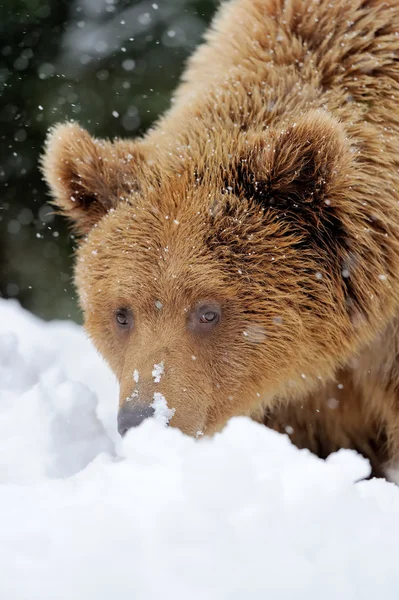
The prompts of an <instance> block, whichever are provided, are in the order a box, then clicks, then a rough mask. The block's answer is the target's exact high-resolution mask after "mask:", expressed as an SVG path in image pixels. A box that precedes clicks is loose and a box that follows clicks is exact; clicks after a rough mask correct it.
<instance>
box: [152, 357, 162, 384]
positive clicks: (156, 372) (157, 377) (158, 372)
mask: <svg viewBox="0 0 399 600" xmlns="http://www.w3.org/2000/svg"><path fill="white" fill-rule="evenodd" d="M164 372H165V365H164V362H163V361H162V362H160V363H159V364H157V365H154V368H153V370H152V373H151V375H152V376H153V378H154V383H159V382H160V381H161V377H162V375H163V374H164Z"/></svg>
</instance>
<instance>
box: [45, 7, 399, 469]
mask: <svg viewBox="0 0 399 600" xmlns="http://www.w3.org/2000/svg"><path fill="white" fill-rule="evenodd" d="M398 31H399V1H398V0H387V1H382V0H335V1H334V2H331V0H308V1H306V2H304V1H303V0H231V1H230V2H227V3H225V4H223V5H222V6H221V8H220V9H219V12H218V14H217V16H216V18H215V20H214V22H213V25H212V27H211V28H210V30H209V32H208V33H207V35H206V40H205V43H204V44H203V45H202V46H200V47H199V49H198V50H197V51H196V52H195V54H194V55H193V57H192V58H191V59H190V61H189V63H188V66H187V68H186V70H185V73H184V75H183V79H182V83H181V84H180V86H179V88H178V90H177V92H176V95H175V98H174V101H173V103H172V107H171V109H170V110H169V111H168V112H167V113H166V115H165V116H164V117H162V118H161V119H160V120H159V121H158V123H157V124H156V125H155V126H154V128H153V129H152V130H151V131H149V132H148V133H147V135H146V136H145V137H144V138H142V139H137V140H128V141H123V140H115V141H112V142H111V141H103V140H98V139H94V138H92V137H91V136H90V135H89V134H88V133H87V132H86V131H85V130H83V129H81V128H80V127H79V126H78V125H76V124H63V125H59V126H56V127H55V128H54V129H53V130H52V131H51V132H50V134H49V137H48V141H47V145H46V151H45V155H44V157H43V163H42V164H43V171H44V175H45V178H46V180H47V182H48V184H49V186H50V188H51V192H52V195H53V197H54V200H55V203H56V204H57V206H58V207H59V209H60V210H61V211H62V212H63V213H64V214H65V215H66V216H67V217H68V218H69V219H70V220H71V222H72V223H73V226H74V228H75V230H76V232H77V233H78V234H80V235H81V241H80V245H79V248H78V251H77V258H76V271H75V272H76V285H77V289H78V292H79V296H80V302H81V306H82V309H83V311H84V315H85V326H86V328H87V330H88V332H89V334H90V336H91V338H92V339H93V341H94V343H95V345H96V347H97V348H98V349H99V351H100V352H101V353H102V354H103V356H104V357H105V358H106V359H107V361H108V362H109V364H110V366H111V367H112V369H113V370H114V372H115V374H116V375H117V377H118V379H119V382H120V389H121V393H120V407H121V408H120V410H122V409H123V408H124V407H125V406H127V404H129V405H130V406H134V405H140V406H147V407H148V406H150V405H152V403H153V399H154V398H155V397H156V393H159V395H160V396H159V397H162V398H165V399H166V401H167V403H168V406H169V408H173V409H175V412H174V416H173V417H172V419H171V421H170V424H171V425H172V426H175V427H179V428H180V429H181V430H183V431H184V432H185V433H187V434H190V435H199V434H201V433H203V434H212V433H213V432H215V431H218V430H220V429H221V428H222V427H223V426H224V425H225V423H226V421H227V420H228V419H229V418H230V417H232V416H235V415H249V416H251V417H252V418H254V419H256V420H258V421H262V422H264V423H265V424H267V425H268V426H270V427H272V428H274V429H277V430H279V431H286V432H287V433H288V434H289V435H290V436H291V438H292V440H293V441H294V442H295V443H296V444H297V445H298V446H299V447H308V448H310V449H311V450H312V451H313V452H315V453H317V454H318V455H320V456H327V455H328V454H329V453H330V452H332V451H335V450H337V449H338V448H341V447H345V448H355V449H357V450H358V451H359V452H361V453H363V454H364V455H365V456H367V457H368V458H369V459H370V461H371V464H372V467H373V470H374V473H376V474H381V473H387V472H388V471H389V467H390V466H391V467H392V465H395V462H396V458H397V456H398V450H399V358H398V351H399V36H398ZM204 315H205V316H204ZM209 315H210V317H209ZM215 315H216V316H215ZM213 316H215V319H213ZM154 369H155V371H156V370H157V369H158V371H157V372H158V373H159V376H158V377H156V376H155V375H154ZM154 394H155V395H154Z"/></svg>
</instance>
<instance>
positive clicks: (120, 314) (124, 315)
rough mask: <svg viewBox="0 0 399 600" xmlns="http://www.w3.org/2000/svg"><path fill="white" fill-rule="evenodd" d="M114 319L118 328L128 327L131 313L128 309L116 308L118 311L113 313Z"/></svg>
mask: <svg viewBox="0 0 399 600" xmlns="http://www.w3.org/2000/svg"><path fill="white" fill-rule="evenodd" d="M115 319H116V322H117V323H118V325H119V327H122V328H126V327H129V326H130V325H131V322H132V313H131V312H130V310H129V309H128V308H118V310H116V311H115Z"/></svg>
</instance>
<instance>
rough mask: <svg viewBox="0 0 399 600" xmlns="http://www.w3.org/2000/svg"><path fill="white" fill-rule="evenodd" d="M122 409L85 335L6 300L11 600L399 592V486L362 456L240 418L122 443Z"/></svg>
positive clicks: (387, 599)
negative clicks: (307, 446)
mask: <svg viewBox="0 0 399 600" xmlns="http://www.w3.org/2000/svg"><path fill="white" fill-rule="evenodd" d="M116 406H117V386H116V383H115V381H114V379H113V377H112V375H111V374H110V373H109V371H108V369H107V368H106V366H105V365H104V364H103V362H102V360H101V359H100V358H99V356H98V355H97V354H96V352H95V351H94V350H93V349H92V347H91V345H90V343H89V342H88V341H87V339H86V337H85V335H84V333H83V331H82V330H81V328H79V327H78V326H77V325H74V324H72V323H63V322H52V323H44V322H42V321H40V320H39V319H37V318H35V317H33V316H32V315H30V314H29V313H27V312H26V311H24V310H22V309H21V308H20V307H19V305H18V304H17V303H15V302H10V301H4V300H0V598H1V599H2V600H54V599H57V600H115V599H117V600H124V599H126V600H127V599H129V600H158V599H159V600H161V599H165V600H188V599H190V600H200V599H201V600H204V599H206V600H254V599H257V600H258V599H259V600H266V599H269V600H292V598H295V599H296V600H302V599H303V600H305V599H306V600H321V599H323V600H336V599H337V598H339V599H340V600H355V599H356V600H357V599H358V600H368V599H373V600H375V599H376V598H383V599H384V600H397V599H398V598H399V488H397V487H396V486H395V485H393V484H390V483H387V482H385V481H381V480H371V481H362V482H358V480H360V479H361V478H363V477H364V476H366V475H367V473H368V471H369V468H368V464H367V462H366V461H365V460H364V459H363V458H361V457H359V456H357V455H356V454H355V453H352V452H350V451H340V452H338V453H337V454H335V455H333V456H331V457H330V458H329V459H328V460H327V461H322V460H319V459H318V458H316V457H315V456H313V455H311V454H310V453H309V452H307V451H299V450H297V449H296V448H294V447H293V446H292V445H291V443H290V441H289V439H288V437H287V436H285V435H279V434H277V433H274V432H272V431H269V430H267V429H266V428H265V427H263V426H261V425H258V424H256V423H253V422H251V421H250V420H249V419H244V418H241V419H233V420H232V421H231V422H230V423H229V424H228V425H227V427H226V428H225V430H224V431H223V432H222V433H221V434H219V435H216V436H215V437H214V438H212V439H208V438H201V439H200V440H194V439H192V438H188V437H186V436H184V435H183V434H182V433H181V432H179V431H178V430H175V429H173V428H165V427H163V426H162V425H161V424H159V423H157V422H156V420H149V421H146V422H145V423H143V424H142V425H141V426H140V427H138V428H137V429H136V430H134V431H131V432H129V434H128V435H127V436H126V437H125V438H124V440H123V441H121V440H120V439H119V438H118V436H117V434H116V426H115V425H116ZM356 482H357V483H356Z"/></svg>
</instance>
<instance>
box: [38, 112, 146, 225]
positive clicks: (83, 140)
mask: <svg viewBox="0 0 399 600" xmlns="http://www.w3.org/2000/svg"><path fill="white" fill-rule="evenodd" d="M143 162H145V161H144V160H143V157H142V156H140V152H139V151H138V149H137V148H136V146H135V144H134V142H123V141H116V142H110V141H103V140H97V139H94V138H92V137H91V135H90V134H89V133H88V132H87V131H86V130H84V129H82V128H81V127H79V126H78V125H76V124H74V123H68V124H63V125H57V126H55V127H54V128H53V129H52V130H51V131H50V133H49V135H48V137H47V141H46V146H45V152H44V155H43V156H42V159H41V166H42V172H43V175H44V178H45V180H46V181H47V183H48V185H49V187H50V190H51V193H52V195H53V198H54V204H56V206H58V208H59V209H60V210H61V212H62V213H63V214H64V215H65V216H66V217H67V218H68V219H70V220H71V221H72V224H73V227H74V229H75V231H76V232H77V233H78V234H86V233H88V231H90V229H91V228H92V227H93V225H95V223H97V222H98V221H99V220H100V219H101V217H103V216H104V215H105V214H106V213H107V212H108V211H109V210H110V209H112V208H115V207H116V206H117V204H118V203H119V202H120V201H121V200H123V199H127V198H128V197H129V195H130V194H131V193H132V192H134V191H137V189H138V180H139V179H140V177H139V174H138V173H137V171H138V165H139V164H142V163H143Z"/></svg>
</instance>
